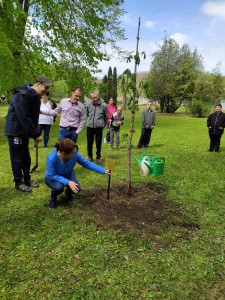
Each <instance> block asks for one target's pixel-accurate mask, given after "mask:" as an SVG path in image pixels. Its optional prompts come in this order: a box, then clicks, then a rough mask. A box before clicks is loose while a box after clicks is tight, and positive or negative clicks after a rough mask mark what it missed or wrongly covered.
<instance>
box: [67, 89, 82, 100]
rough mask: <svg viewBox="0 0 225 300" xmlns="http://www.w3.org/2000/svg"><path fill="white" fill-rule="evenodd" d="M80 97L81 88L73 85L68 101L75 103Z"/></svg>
mask: <svg viewBox="0 0 225 300" xmlns="http://www.w3.org/2000/svg"><path fill="white" fill-rule="evenodd" d="M81 97H82V89H81V88H79V87H75V88H74V89H73V91H72V96H71V98H70V101H71V102H72V103H77V102H78V101H79V100H80V99H81Z"/></svg>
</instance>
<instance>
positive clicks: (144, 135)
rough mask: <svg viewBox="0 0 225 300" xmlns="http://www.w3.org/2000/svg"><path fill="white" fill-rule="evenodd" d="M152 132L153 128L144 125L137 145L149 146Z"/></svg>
mask: <svg viewBox="0 0 225 300" xmlns="http://www.w3.org/2000/svg"><path fill="white" fill-rule="evenodd" d="M151 133H152V129H149V128H143V127H142V129H141V137H140V140H139V143H138V145H137V147H140V148H141V147H142V146H143V145H144V147H148V144H149V142H150V138H151Z"/></svg>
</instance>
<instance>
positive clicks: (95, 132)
mask: <svg viewBox="0 0 225 300" xmlns="http://www.w3.org/2000/svg"><path fill="white" fill-rule="evenodd" d="M102 132H103V128H91V127H87V150H88V157H91V158H93V152H92V149H93V143H94V138H95V144H96V149H97V151H96V155H97V157H96V158H97V159H99V158H101V148H102Z"/></svg>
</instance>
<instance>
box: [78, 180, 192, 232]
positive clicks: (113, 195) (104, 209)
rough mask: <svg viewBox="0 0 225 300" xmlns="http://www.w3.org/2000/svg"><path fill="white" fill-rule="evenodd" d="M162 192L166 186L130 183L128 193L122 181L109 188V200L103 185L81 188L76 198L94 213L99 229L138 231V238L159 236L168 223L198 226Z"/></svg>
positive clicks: (184, 226) (84, 207) (124, 182)
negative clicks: (189, 220) (129, 192)
mask: <svg viewBox="0 0 225 300" xmlns="http://www.w3.org/2000/svg"><path fill="white" fill-rule="evenodd" d="M165 191H166V186H164V185H161V184H156V183H148V184H147V185H143V184H133V185H132V195H131V196H128V195H127V194H128V193H127V183H126V181H125V180H124V181H122V182H120V183H118V184H117V185H116V186H115V185H114V186H112V187H111V189H110V196H109V199H107V188H106V187H104V188H103V187H97V188H95V189H92V190H88V191H83V192H81V193H80V195H79V198H80V204H81V206H82V207H83V211H84V213H88V214H95V216H96V218H95V219H96V223H97V224H96V225H97V227H98V228H99V229H113V230H118V231H120V232H121V233H122V234H125V235H128V234H137V233H138V236H139V237H140V238H148V237H151V236H153V235H158V234H159V235H161V234H162V230H164V229H165V230H167V229H168V227H170V226H178V227H180V228H184V229H198V225H197V224H195V223H192V222H188V221H187V220H186V219H185V218H184V216H183V210H182V207H181V206H178V205H175V204H172V203H170V202H168V201H167V200H166V196H165ZM182 220H185V221H182ZM176 228H177V227H176Z"/></svg>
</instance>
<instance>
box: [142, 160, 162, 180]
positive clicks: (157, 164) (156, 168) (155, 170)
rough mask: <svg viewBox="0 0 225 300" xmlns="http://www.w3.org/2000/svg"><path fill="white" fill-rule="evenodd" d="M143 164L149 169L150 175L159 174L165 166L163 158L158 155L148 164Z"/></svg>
mask: <svg viewBox="0 0 225 300" xmlns="http://www.w3.org/2000/svg"><path fill="white" fill-rule="evenodd" d="M145 165H146V166H147V167H148V168H149V170H150V175H152V176H160V175H162V174H163V170H164V167H165V158H164V157H162V156H160V157H156V156H155V157H154V158H153V159H151V162H150V165H148V164H146V163H145Z"/></svg>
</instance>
